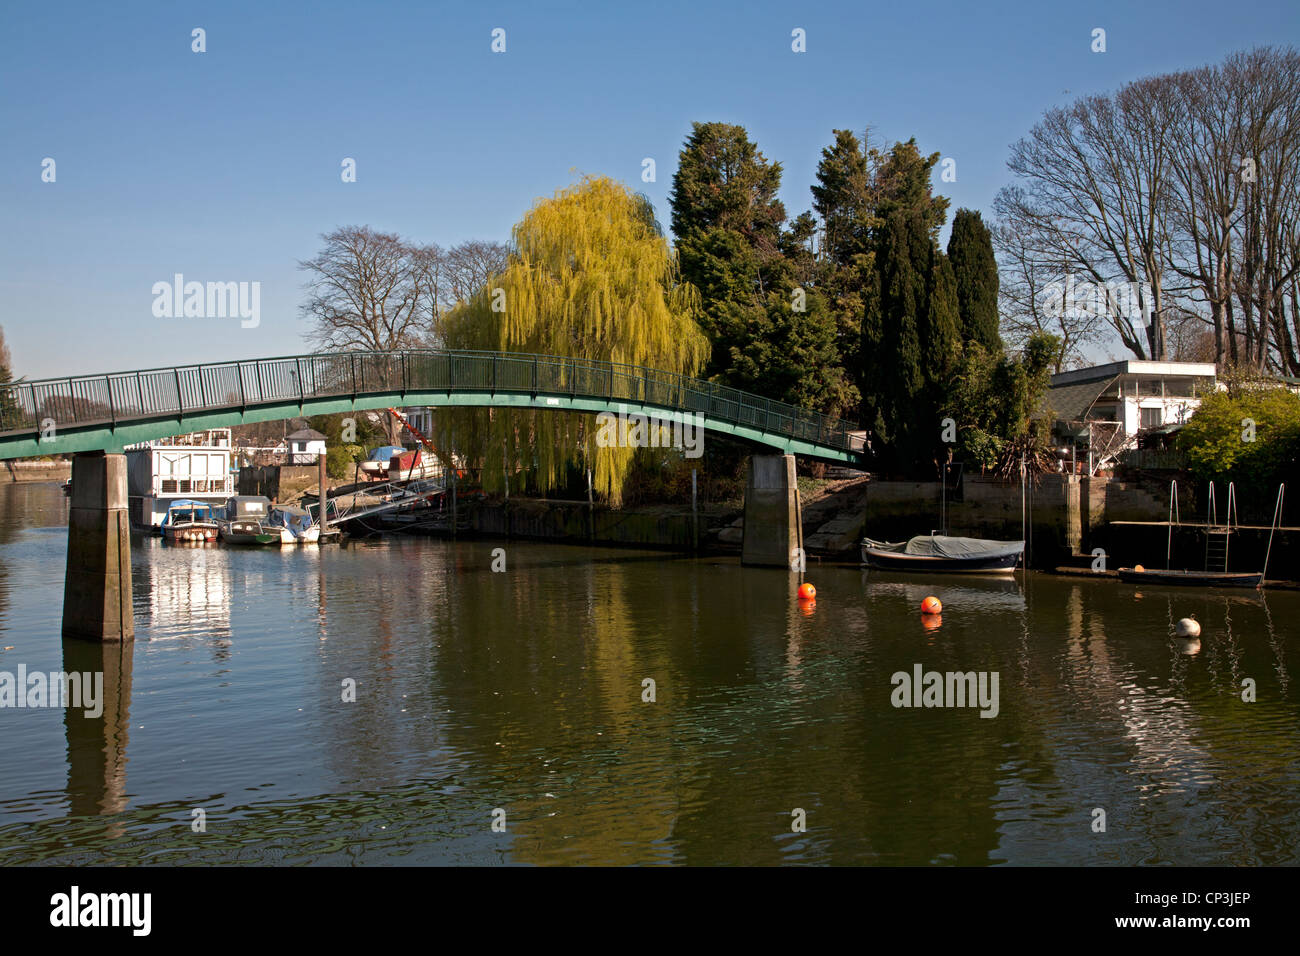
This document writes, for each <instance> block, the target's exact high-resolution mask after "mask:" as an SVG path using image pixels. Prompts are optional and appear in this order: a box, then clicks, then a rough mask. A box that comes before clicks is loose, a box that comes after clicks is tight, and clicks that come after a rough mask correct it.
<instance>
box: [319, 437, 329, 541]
mask: <svg viewBox="0 0 1300 956" xmlns="http://www.w3.org/2000/svg"><path fill="white" fill-rule="evenodd" d="M325 467H326V456H325V453H324V452H321V453H320V454H319V455H317V456H316V474H317V476H318V477H319V478H320V510H319V512H318V513H317V515H316V524H317V525H318V526H319V527H320V533H321V536H322V537H324V535H325V532H326V531H328V530H329V519H328V518H326V517H325V509H326V501H325V488H326V485H325V481H326V477H327V476H326V474H325Z"/></svg>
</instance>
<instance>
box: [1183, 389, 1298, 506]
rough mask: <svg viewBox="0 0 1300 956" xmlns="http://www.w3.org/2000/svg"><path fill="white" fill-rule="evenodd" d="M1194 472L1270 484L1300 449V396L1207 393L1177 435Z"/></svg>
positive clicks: (1255, 391)
mask: <svg viewBox="0 0 1300 956" xmlns="http://www.w3.org/2000/svg"><path fill="white" fill-rule="evenodd" d="M1178 447H1179V448H1180V449H1182V450H1183V451H1184V452H1186V454H1187V463H1188V467H1189V468H1190V470H1191V471H1192V472H1193V473H1194V474H1196V475H1197V476H1199V477H1201V478H1216V479H1224V478H1233V479H1236V480H1237V481H1238V482H1239V483H1250V484H1257V485H1260V486H1262V487H1265V488H1266V487H1268V486H1269V485H1271V484H1272V483H1273V482H1275V481H1280V480H1282V478H1283V477H1284V474H1283V473H1284V472H1285V471H1286V469H1287V468H1289V467H1293V464H1294V460H1295V456H1296V453H1297V451H1300V397H1297V396H1296V395H1294V394H1292V393H1291V392H1290V391H1288V390H1287V389H1285V388H1254V389H1249V390H1245V391H1243V392H1241V393H1240V394H1237V395H1230V394H1229V393H1228V392H1215V393H1213V394H1211V395H1208V396H1206V398H1205V400H1204V401H1202V402H1201V405H1200V407H1199V408H1198V409H1197V410H1196V414H1194V415H1193V416H1192V418H1191V420H1190V421H1189V422H1188V423H1187V424H1186V425H1184V426H1183V429H1182V431H1181V432H1180V434H1179V436H1178Z"/></svg>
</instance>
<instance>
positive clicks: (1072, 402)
mask: <svg viewBox="0 0 1300 956" xmlns="http://www.w3.org/2000/svg"><path fill="white" fill-rule="evenodd" d="M1118 377H1119V376H1118V375H1111V376H1110V377H1109V378H1104V379H1100V380H1093V381H1089V382H1080V383H1078V384H1076V385H1058V386H1055V387H1053V388H1049V389H1048V390H1047V391H1046V392H1044V393H1043V399H1042V403H1041V405H1040V406H1039V411H1040V413H1046V412H1047V410H1048V409H1051V411H1052V414H1053V417H1054V418H1056V419H1058V420H1059V421H1065V422H1081V421H1083V420H1084V419H1085V418H1086V417H1087V415H1088V410H1089V409H1090V408H1092V406H1093V405H1094V404H1095V403H1096V401H1097V399H1099V398H1101V395H1102V393H1103V392H1105V391H1106V389H1107V388H1109V387H1110V383H1111V382H1113V381H1115V379H1116V378H1118Z"/></svg>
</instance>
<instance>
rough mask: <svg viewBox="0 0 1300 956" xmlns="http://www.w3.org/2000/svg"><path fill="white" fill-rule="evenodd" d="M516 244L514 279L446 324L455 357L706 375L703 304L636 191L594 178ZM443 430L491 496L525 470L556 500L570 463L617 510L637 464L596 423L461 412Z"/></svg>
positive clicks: (541, 209)
mask: <svg viewBox="0 0 1300 956" xmlns="http://www.w3.org/2000/svg"><path fill="white" fill-rule="evenodd" d="M512 239H513V250H512V252H511V256H510V263H509V265H508V266H507V268H506V271H505V272H504V273H503V274H502V275H499V276H495V277H493V278H492V279H491V280H490V281H489V282H488V283H487V285H485V286H484V287H483V288H482V289H480V290H479V291H478V292H477V293H476V294H475V295H474V296H472V297H471V298H470V299H469V300H467V301H466V302H464V303H462V304H461V305H460V306H458V307H457V308H455V309H453V310H452V311H450V312H449V313H447V315H446V316H445V317H444V319H443V321H442V323H441V325H440V328H439V332H440V333H441V337H442V340H443V341H444V342H445V343H446V345H447V347H449V348H460V349H482V350H491V351H503V352H536V353H542V354H546V355H560V356H577V357H582V358H590V359H603V360H606V361H612V362H622V363H626V364H629V365H640V366H648V367H650V368H656V369H663V370H666V371H669V372H677V373H680V374H684V375H694V374H695V373H697V372H698V371H699V369H700V367H701V366H702V364H703V362H704V359H705V357H706V355H707V353H708V348H709V344H708V340H707V338H706V337H705V335H704V333H703V332H702V331H701V330H700V328H699V326H698V325H696V323H695V315H696V314H697V312H698V308H699V306H698V301H699V300H698V296H697V294H696V292H695V290H694V288H693V287H692V286H690V285H689V284H686V283H683V282H681V280H680V278H679V275H678V271H677V262H676V259H675V257H674V255H673V252H672V249H671V247H670V246H669V244H668V242H667V240H666V239H664V237H663V236H662V235H660V233H659V231H658V229H657V227H656V225H655V222H654V217H653V214H652V211H651V210H650V208H649V206H648V205H647V204H646V202H645V201H644V200H642V199H640V198H639V197H637V196H635V195H633V194H632V193H631V192H630V191H629V190H628V189H627V187H625V186H623V185H622V184H621V183H616V182H615V181H613V180H612V179H608V178H606V177H593V176H588V177H585V178H583V179H582V180H580V181H579V182H577V183H575V184H573V185H572V186H569V187H567V188H565V189H562V190H560V191H559V192H558V193H556V195H555V197H554V198H552V199H543V200H539V201H538V202H537V203H536V204H535V205H534V206H533V208H532V209H530V210H529V211H528V213H527V215H525V216H524V218H523V220H522V221H521V222H520V223H519V224H518V225H516V226H515V228H514V230H513V234H512ZM498 290H499V291H498ZM494 304H495V305H496V306H497V308H498V309H500V308H501V306H502V305H504V310H503V311H493V306H494ZM453 429H454V431H455V442H454V443H453V442H452V441H451V432H452V430H453ZM437 430H438V432H439V437H438V438H435V439H434V441H435V443H436V444H439V446H440V447H449V446H451V445H453V444H454V447H456V448H457V449H458V450H460V451H462V453H464V454H466V455H467V456H468V457H469V458H470V459H472V460H477V461H478V462H479V463H480V464H481V466H482V468H483V485H484V487H485V488H486V489H488V490H499V489H500V488H501V486H502V481H503V476H504V474H505V472H506V471H509V472H510V473H511V474H512V475H513V474H515V473H516V471H517V469H520V468H522V469H525V470H527V471H530V472H531V471H533V470H534V468H535V469H536V471H535V475H536V480H537V482H538V485H539V486H540V487H541V488H543V489H549V488H554V487H555V486H556V485H557V484H558V482H559V481H560V480H561V478H562V476H563V471H564V468H565V466H566V465H567V464H568V463H570V462H579V463H580V462H582V461H583V460H584V459H585V461H586V462H588V463H589V464H590V466H591V467H592V469H593V480H594V484H595V487H596V489H597V491H599V492H600V493H601V494H603V495H606V496H607V497H608V498H609V500H610V501H611V503H613V504H618V503H619V502H620V501H621V498H622V487H623V481H624V479H625V478H626V476H627V471H628V468H629V466H630V464H631V461H632V451H633V449H630V448H599V447H597V446H596V444H595V441H594V437H595V432H596V428H595V417H594V416H591V415H575V414H571V413H557V412H541V411H516V410H508V409H459V410H456V411H455V412H443V413H440V414H439V415H438V429H437ZM503 456H505V461H504V462H503Z"/></svg>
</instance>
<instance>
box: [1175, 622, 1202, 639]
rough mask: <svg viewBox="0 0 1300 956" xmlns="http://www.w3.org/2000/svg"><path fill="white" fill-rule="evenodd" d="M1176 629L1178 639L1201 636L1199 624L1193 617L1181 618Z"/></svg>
mask: <svg viewBox="0 0 1300 956" xmlns="http://www.w3.org/2000/svg"><path fill="white" fill-rule="evenodd" d="M1176 628H1177V632H1178V636H1179V637H1200V636H1201V625H1200V622H1199V621H1197V620H1196V618H1193V617H1185V618H1183V619H1182V620H1181V621H1179V622H1178V624H1177V626H1176Z"/></svg>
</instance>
